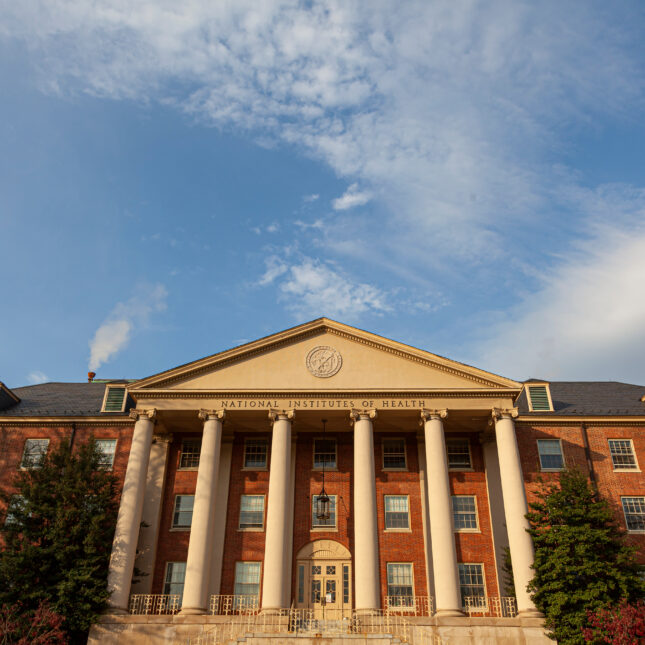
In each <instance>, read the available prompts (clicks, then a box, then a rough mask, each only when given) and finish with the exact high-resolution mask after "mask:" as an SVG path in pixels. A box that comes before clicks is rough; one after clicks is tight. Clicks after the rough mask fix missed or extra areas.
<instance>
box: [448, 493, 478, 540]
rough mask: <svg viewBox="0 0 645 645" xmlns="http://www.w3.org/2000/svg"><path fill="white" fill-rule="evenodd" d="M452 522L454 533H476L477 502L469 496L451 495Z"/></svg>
mask: <svg viewBox="0 0 645 645" xmlns="http://www.w3.org/2000/svg"><path fill="white" fill-rule="evenodd" d="M452 520H453V523H454V526H455V531H477V529H478V526H477V501H476V499H475V497H474V496H471V495H453V497H452Z"/></svg>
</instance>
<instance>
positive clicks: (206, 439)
mask: <svg viewBox="0 0 645 645" xmlns="http://www.w3.org/2000/svg"><path fill="white" fill-rule="evenodd" d="M199 418H200V419H203V420H204V431H203V434H202V447H201V452H200V454H199V469H198V471H197V486H196V488H195V502H194V504H193V520H192V522H191V525H190V541H189V542H188V557H187V558H186V578H185V580H184V597H183V601H182V607H181V612H180V613H181V614H183V615H194V614H203V613H206V610H207V606H208V585H209V582H210V580H209V573H210V570H211V555H212V553H213V539H214V536H215V497H216V495H217V478H218V470H219V456H220V449H221V444H222V421H223V420H224V410H217V411H216V410H200V412H199Z"/></svg>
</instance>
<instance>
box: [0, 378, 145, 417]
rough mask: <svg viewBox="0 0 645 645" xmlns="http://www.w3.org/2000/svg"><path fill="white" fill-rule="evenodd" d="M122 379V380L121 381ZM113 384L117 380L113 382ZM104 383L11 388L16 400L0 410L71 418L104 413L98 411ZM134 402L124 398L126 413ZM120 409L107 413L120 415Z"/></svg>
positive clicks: (4, 413) (16, 414) (13, 414)
mask: <svg viewBox="0 0 645 645" xmlns="http://www.w3.org/2000/svg"><path fill="white" fill-rule="evenodd" d="M121 382H123V381H121ZM114 383H115V384H117V383H119V381H115V382H114ZM105 385H106V384H105V383H41V384H40V385H28V386H26V387H15V388H13V389H12V390H11V391H12V392H13V393H14V394H15V395H16V396H17V397H19V399H20V402H19V403H16V404H14V405H12V406H9V407H7V408H6V409H4V410H2V411H1V412H0V415H2V416H8V417H30V416H44V417H47V416H49V417H74V416H95V415H99V414H100V415H101V416H105V415H106V413H105V412H101V406H102V405H103V397H104V395H105ZM133 405H134V403H133V401H132V400H131V399H130V398H128V401H127V403H126V413H127V410H128V409H130V407H132V406H133ZM122 414H123V413H122V412H116V413H108V415H111V416H118V415H122Z"/></svg>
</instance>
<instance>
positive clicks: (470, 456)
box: [445, 437, 474, 472]
mask: <svg viewBox="0 0 645 645" xmlns="http://www.w3.org/2000/svg"><path fill="white" fill-rule="evenodd" d="M445 441H446V462H447V463H448V470H452V471H456V472H472V471H473V470H474V469H473V451H472V447H471V445H470V439H469V438H468V437H446V439H445ZM451 441H465V442H466V443H467V444H468V461H469V463H470V466H451V465H450V459H449V457H448V444H449V443H450V442H451Z"/></svg>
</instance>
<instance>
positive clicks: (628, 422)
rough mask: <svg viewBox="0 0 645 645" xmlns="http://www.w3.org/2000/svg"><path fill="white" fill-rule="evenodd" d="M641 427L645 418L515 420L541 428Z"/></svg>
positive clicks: (589, 417) (591, 417) (519, 418)
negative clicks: (584, 426) (582, 425)
mask: <svg viewBox="0 0 645 645" xmlns="http://www.w3.org/2000/svg"><path fill="white" fill-rule="evenodd" d="M583 423H584V425H586V426H616V425H621V426H640V427H642V428H645V416H642V417H639V416H633V417H618V416H616V417H611V416H602V417H601V416H588V417H582V416H579V417H522V416H519V417H518V418H517V419H515V425H525V426H527V425H540V426H580V425H581V424H583Z"/></svg>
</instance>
